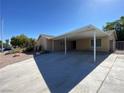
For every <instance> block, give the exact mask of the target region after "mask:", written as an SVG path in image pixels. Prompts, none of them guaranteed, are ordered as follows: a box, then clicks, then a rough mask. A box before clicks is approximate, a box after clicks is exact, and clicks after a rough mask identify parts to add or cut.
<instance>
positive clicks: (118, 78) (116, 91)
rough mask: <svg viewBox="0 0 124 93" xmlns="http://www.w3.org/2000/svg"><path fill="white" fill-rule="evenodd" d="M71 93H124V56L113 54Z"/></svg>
mask: <svg viewBox="0 0 124 93" xmlns="http://www.w3.org/2000/svg"><path fill="white" fill-rule="evenodd" d="M70 93H124V56H122V55H119V54H111V55H110V56H109V57H108V58H107V59H106V60H104V62H102V63H101V64H100V65H99V66H98V67H97V68H95V69H94V70H93V71H92V72H91V73H90V74H89V75H88V76H87V77H85V79H83V80H82V81H81V82H80V83H79V84H78V85H77V86H75V88H73V89H72V90H71V91H70Z"/></svg>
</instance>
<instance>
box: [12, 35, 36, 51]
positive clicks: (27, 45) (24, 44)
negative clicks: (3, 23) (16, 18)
mask: <svg viewBox="0 0 124 93" xmlns="http://www.w3.org/2000/svg"><path fill="white" fill-rule="evenodd" d="M10 43H11V45H12V46H13V47H14V48H16V47H19V48H24V49H26V51H32V50H33V49H34V46H35V43H36V42H35V39H33V38H28V37H27V36H25V35H23V34H21V35H18V36H15V37H12V38H11V42H10Z"/></svg>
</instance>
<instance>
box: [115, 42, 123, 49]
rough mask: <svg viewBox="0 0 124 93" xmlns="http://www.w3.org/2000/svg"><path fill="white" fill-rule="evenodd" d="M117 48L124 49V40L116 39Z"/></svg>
mask: <svg viewBox="0 0 124 93" xmlns="http://www.w3.org/2000/svg"><path fill="white" fill-rule="evenodd" d="M116 50H124V41H116Z"/></svg>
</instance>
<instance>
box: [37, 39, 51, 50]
mask: <svg viewBox="0 0 124 93" xmlns="http://www.w3.org/2000/svg"><path fill="white" fill-rule="evenodd" d="M37 46H42V47H43V49H44V50H50V51H51V50H52V40H51V39H48V38H45V37H42V38H40V39H39V40H38V41H37Z"/></svg>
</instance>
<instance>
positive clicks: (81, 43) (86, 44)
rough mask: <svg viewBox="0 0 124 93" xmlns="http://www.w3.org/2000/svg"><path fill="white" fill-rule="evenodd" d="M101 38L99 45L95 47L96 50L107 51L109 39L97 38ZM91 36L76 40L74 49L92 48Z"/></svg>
mask: <svg viewBox="0 0 124 93" xmlns="http://www.w3.org/2000/svg"><path fill="white" fill-rule="evenodd" d="M98 39H101V47H99V48H97V49H96V50H97V51H109V40H108V37H102V38H98ZM91 40H92V38H87V39H80V40H77V44H76V49H77V50H93V47H91Z"/></svg>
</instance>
